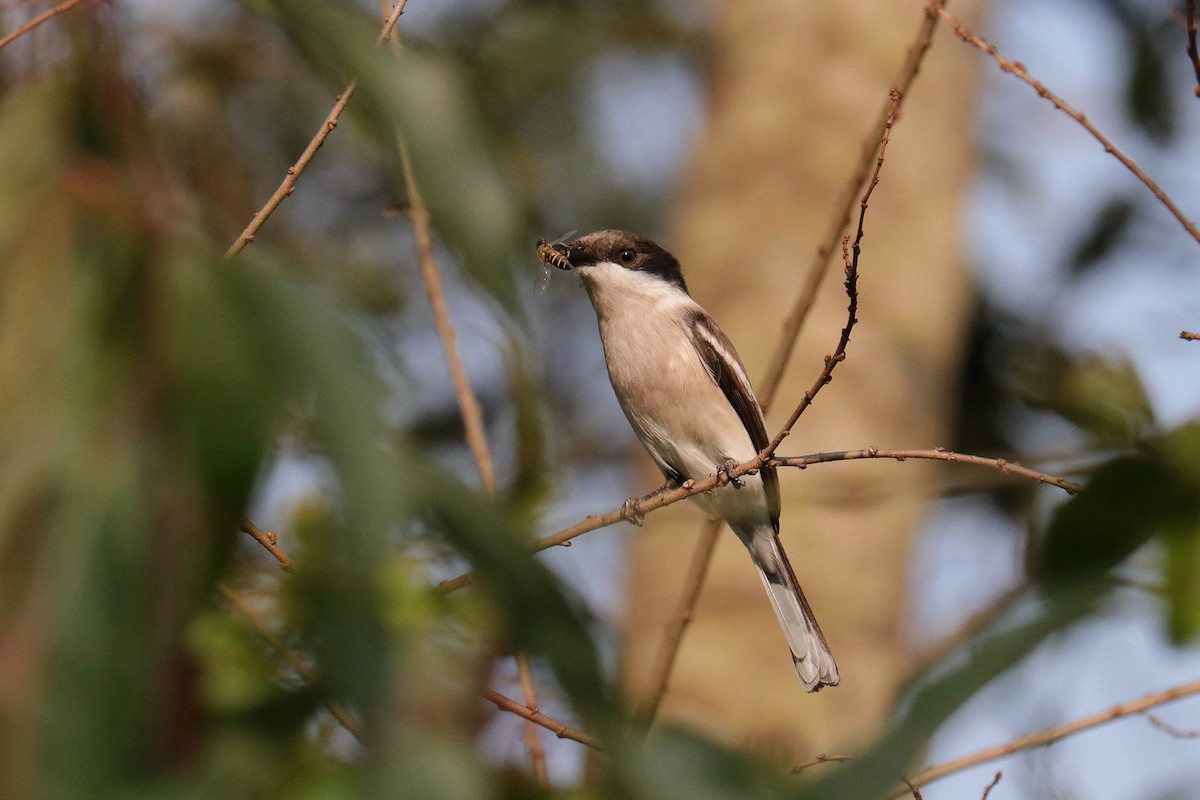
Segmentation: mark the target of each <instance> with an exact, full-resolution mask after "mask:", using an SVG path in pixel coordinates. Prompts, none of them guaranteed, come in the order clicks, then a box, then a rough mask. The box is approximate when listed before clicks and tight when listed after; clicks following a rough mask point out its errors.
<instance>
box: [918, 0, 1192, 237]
mask: <svg viewBox="0 0 1200 800" xmlns="http://www.w3.org/2000/svg"><path fill="white" fill-rule="evenodd" d="M928 2H929V7H930V8H932V9H934V11H935V12H936V13H937V14H938V15H939V16H941V18H942V19H944V20H945V21H946V22H947V24H949V25H950V26H951V27H952V28H954V32H955V33H957V34H958V37H959V38H960V39H962V40H963V41H964V42H966V43H967V44H970V45H972V46H974V47H977V48H979V49H980V50H982V51H983V52H985V53H987V54H988V55H990V56H991V57H992V58H993V59H994V60H995V61H996V63H997V64H999V65H1000V69H1001V70H1003V71H1004V72H1007V73H1010V74H1012V75H1015V76H1017V77H1018V78H1020V79H1021V80H1022V81H1024V82H1025V83H1027V84H1028V85H1029V86H1030V87H1031V88H1032V89H1033V90H1034V91H1036V92H1037V93H1038V95H1039V96H1041V97H1044V98H1046V99H1047V100H1049V101H1050V102H1051V103H1052V104H1053V105H1054V107H1055V108H1057V109H1058V110H1059V111H1061V112H1063V113H1064V114H1066V115H1067V116H1068V117H1070V118H1071V119H1073V120H1075V121H1076V122H1078V123H1079V124H1080V125H1081V126H1082V127H1083V129H1084V130H1086V131H1087V132H1088V133H1090V134H1091V135H1092V138H1094V139H1095V140H1096V141H1098V142H1100V144H1102V145H1103V146H1104V152H1106V153H1109V154H1111V155H1112V156H1113V158H1115V159H1117V160H1118V161H1120V162H1121V163H1122V164H1123V165H1124V166H1125V168H1126V169H1128V170H1129V171H1130V172H1132V173H1133V175H1134V177H1136V178H1137V179H1138V180H1139V181H1141V182H1142V184H1143V185H1144V186H1145V187H1146V188H1147V189H1149V190H1150V192H1151V193H1152V194H1153V195H1154V196H1155V197H1156V198H1157V199H1158V202H1160V203H1162V204H1163V206H1165V207H1166V209H1167V210H1168V211H1170V212H1171V215H1172V216H1174V217H1175V219H1177V220H1178V221H1179V224H1180V225H1182V226H1183V229H1184V230H1186V231H1187V232H1188V234H1189V235H1190V236H1191V237H1192V238H1193V239H1195V240H1196V242H1197V244H1200V230H1197V229H1196V225H1195V224H1194V223H1193V222H1192V221H1191V220H1189V219H1188V218H1187V217H1186V216H1184V213H1183V212H1182V211H1181V210H1180V209H1179V206H1177V205H1175V201H1173V200H1172V199H1171V198H1170V197H1168V196H1167V193H1166V192H1164V191H1163V190H1162V188H1161V187H1159V185H1158V184H1157V183H1155V182H1154V180H1153V179H1152V178H1151V177H1150V176H1149V175H1147V174H1146V173H1145V172H1143V171H1142V168H1141V167H1139V166H1138V165H1137V164H1136V163H1135V162H1134V160H1133V159H1132V158H1130V157H1129V156H1127V155H1125V153H1123V152H1122V151H1121V150H1120V149H1119V148H1118V147H1117V146H1116V145H1115V144H1113V143H1112V140H1111V139H1109V138H1108V137H1107V136H1105V135H1104V134H1103V133H1101V132H1100V129H1099V128H1097V127H1096V126H1095V125H1093V124H1092V123H1091V122H1089V121H1088V118H1087V117H1086V116H1085V115H1084V114H1083V113H1081V112H1080V111H1077V110H1076V109H1075V108H1074V107H1073V106H1071V105H1070V104H1069V103H1067V101H1065V100H1063V99H1062V98H1061V97H1059V96H1058V95H1056V94H1055V93H1054V92H1052V91H1050V90H1049V89H1047V88H1046V87H1045V85H1044V84H1042V83H1041V82H1039V81H1038V80H1036V79H1035V78H1034V77H1033V76H1032V75H1030V74H1029V72H1028V71H1027V70H1026V69H1025V65H1024V64H1022V63H1021V62H1020V61H1011V60H1009V59H1007V58H1005V57H1004V56H1003V55H1001V54H1000V52H999V51H997V50H996V47H995V45H993V44H991V43H989V42H987V41H986V40H984V39H982V38H980V37H978V36H976V35H975V34H974V33H972V32H971V31H969V30H968V29H967V28H965V27H963V24H962V23H961V22H959V21H958V20H957V19H955V18H954V17H953V16H951V14H950V12H948V11H946V9H944V8H943V7H942V4H941V3H940V2H938V0H928Z"/></svg>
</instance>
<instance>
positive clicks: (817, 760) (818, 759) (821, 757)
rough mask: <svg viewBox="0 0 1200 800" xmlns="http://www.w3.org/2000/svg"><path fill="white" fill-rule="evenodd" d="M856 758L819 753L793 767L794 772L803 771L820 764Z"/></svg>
mask: <svg viewBox="0 0 1200 800" xmlns="http://www.w3.org/2000/svg"><path fill="white" fill-rule="evenodd" d="M854 760H855V757H854V756H831V755H826V754H825V753H818V754H817V755H815V756H813V757H812V758H810V759H809V760H808V761H805V762H804V763H803V764H797V765H796V766H794V767H792V772H793V773H796V772H803V771H804V770H806V769H808V768H810V767H815V766H817V765H818V764H832V763H834V762H837V761H854Z"/></svg>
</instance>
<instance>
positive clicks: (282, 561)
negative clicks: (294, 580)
mask: <svg viewBox="0 0 1200 800" xmlns="http://www.w3.org/2000/svg"><path fill="white" fill-rule="evenodd" d="M240 527H241V529H242V530H243V531H244V532H245V533H248V534H250V535H251V536H253V537H254V539H255V541H257V542H258V543H259V544H261V545H262V546H263V547H264V548H266V550H267V552H268V553H270V554H271V555H273V556H275V558H276V560H278V561H279V566H280V567H281V568H282V569H283V571H284V572H295V571H296V562H295V561H293V560H292V557H291V556H289V555H288V554H287V553H286V552H284V549H283V548H282V547H280V546H279V543H278V540H277V538H276V536H275V532H274V531H264V530H262V529H261V528H259V527H258V526H257V525H255V524H254V523H253V522H251V521H250V520H248V519H246V518H245V517H242V521H241V524H240Z"/></svg>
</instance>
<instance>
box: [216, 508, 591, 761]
mask: <svg viewBox="0 0 1200 800" xmlns="http://www.w3.org/2000/svg"><path fill="white" fill-rule="evenodd" d="M242 530H244V531H246V532H247V533H250V535H251V536H254V538H255V539H256V540H257V541H258V542H259V543H260V544H262V545H263V547H266V548H267V551H268V552H269V553H270V554H271V555H273V556H275V558H277V559H278V560H279V564H280V566H283V567H284V568H285V569H288V570H289V571H290V570H291V567H290V566H285V565H291V564H293V563H294V562H293V561H292V558H291V556H289V555H288V554H287V552H286V551H284V549H283V548H282V547H279V546H278V545H276V544H275V543H274V542H273V541H272V540H271V538H270V537H269V536H268V535H267V534H265V533H263V532H262V531H261V530H259V529H258V528H257V527H256V526H255V525H254V524H253V523H251V522H250V521H249V520H243V522H242ZM255 532H257V533H255ZM268 545H270V546H268ZM218 589H219V590H220V592H221V594H222V596H224V597H225V599H226V600H228V601H229V603H230V605H231V606H233V608H234V609H235V610H236V611H238V613H240V614H241V615H242V616H244V617H246V619H247V620H248V621H249V622H250V624H251V625H252V626H253V628H254V630H255V632H256V633H258V634H259V635H260V636H261V637H262V638H263V640H264V641H265V642H267V644H269V645H271V647H273V648H274V649H275V650H276V652H278V653H279V655H280V656H282V657H283V658H284V659H285V660H286V661H287V662H288V663H289V664H291V666H292V667H293V669H295V670H296V674H298V675H299V676H300V678H301V680H303V681H304V682H305V683H306V684H309V683H312V681H313V680H314V673H313V671H312V668H311V667H309V666H308V664H307V663H305V661H304V659H303V658H302V657H301V656H300V654H299V653H297V652H295V651H294V650H292V649H291V648H290V647H288V646H287V643H286V642H284V641H283V640H282V639H280V638H279V637H278V636H276V635H275V634H274V633H273V632H272V631H271V629H270V628H268V627H267V626H266V625H264V624H263V623H262V622H261V620H259V619H258V616H257V615H256V614H255V613H254V610H253V609H251V608H250V607H249V606H248V605H247V604H246V603H245V602H244V601H242V600H241V598H240V597H239V596H238V595H237V594H236V593H235V592H234V591H233V590H232V589H229V588H228V587H226V586H224V585H221V586H219V587H218ZM480 695H481V696H482V697H483V698H484V699H485V700H489V701H491V702H492V703H494V704H495V705H496V707H497V708H499V709H501V710H502V711H510V712H512V713H513V714H516V715H517V716H519V717H523V718H524V719H525V720H527V721H528V722H531V723H533V724H535V725H540V726H541V727H543V728H546V729H547V730H549V731H552V732H553V733H554V734H555V735H556V736H558V738H560V739H571V740H573V741H576V742H579V743H580V744H584V745H587V746H588V747H591V748H593V749H595V750H600V749H603V748H601V746H600V745H599V743H597V742H596V740H595V739H593V738H591V737H590V736H588V735H587V734H586V733H583V732H582V731H580V730H578V729H577V728H572V727H571V726H570V725H567V724H566V723H563V722H559V721H558V720H556V719H553V718H552V717H548V716H546V715H545V714H543V713H541V712H540V711H538V710H537V708H536V707H535V706H526V705H521V704H520V703H518V702H517V701H516V700H512V699H510V698H508V697H505V696H504V695H502V694H500V693H499V692H497V691H495V690H493V689H490V688H488V687H486V686H485V687H483V688H482V689H480ZM323 702H324V703H325V706H326V708H328V709H329V712H330V713H331V714H333V716H334V718H335V719H337V721H338V722H339V723H341V724H342V726H343V727H345V728H346V730H348V731H350V733H352V734H354V737H355V738H356V739H359V741H362V736H361V733H362V728H361V726H360V725H359V724H358V722H357V720H355V719H354V718H353V717H352V716H350V714H349V712H347V711H346V710H345V708H344V707H343V706H341V705H340V704H339V703H337V702H336V701H334V700H328V699H326V700H324V701H323Z"/></svg>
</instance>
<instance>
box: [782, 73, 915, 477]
mask: <svg viewBox="0 0 1200 800" xmlns="http://www.w3.org/2000/svg"><path fill="white" fill-rule="evenodd" d="M891 101H892V105H891V109H890V110H889V112H888V115H887V118H886V119H885V120H884V122H883V136H882V137H881V138H880V140H879V155H878V156H876V158H875V170H874V171H873V172H872V173H871V180H870V182H869V183H868V184H867V189H866V191H865V192H863V196H862V200H860V201H859V208H858V230H857V232H856V233H855V235H854V244H853V246H852V248H851V249H852V250H853V253H854V255H853V256H852V257H850V258H847V259H846V296H847V297H848V298H849V303H848V306H847V309H846V310H847V316H846V325H845V327H843V328H842V335H841V337H840V338H839V339H838V343H837V347H836V348H835V349H834V351H833V354H832V355H828V356H825V367H824V368H823V369H822V370H821V374H820V375H818V376H817V380H816V381H815V382H814V383H813V385H812V387H811V388H809V390H808V391H807V392H805V393H804V397H803V398H801V400H800V402H799V404H797V406H796V408H795V410H794V411H792V415H791V416H790V417H788V421H787V422H786V423H784V425H783V428H782V429H780V431H779V433H777V434H775V438H774V439H772V440H771V443H770V444H769V445H767V447H766V449H765V450H763V451H762V452H761V453H759V454H758V459H759V463H760V464H765V463H766V462H767V460H768V459H769V458H770V457H771V456H772V455H773V454H774V453H775V450H776V449H777V448H778V447H779V445H780V444H781V443H782V442H783V440H784V439H786V438H787V436H788V435H789V434H790V433H791V432H792V426H793V425H795V424H796V421H797V420H799V419H800V416H801V415H802V414H803V413H804V412H805V411H806V410H807V409H808V407H809V406H810V405H812V402H813V400H814V399H815V398H816V396H817V393H818V392H820V391H821V389H823V388H824V387H825V385H826V384H828V383H829V382H830V381H831V380H833V370H834V368H835V367H837V365H838V364H840V363H841V362H842V361H844V360H845V358H846V347H847V346H848V345H849V344H850V332H851V331H853V330H854V324H855V323H856V322H858V257H859V255H860V254H861V252H862V248H861V244H862V238H863V224H864V222H866V218H867V203H868V202H869V201H870V199H871V193H872V192H874V191H875V187H876V186H878V185H879V172H880V170H882V169H883V159H884V157H885V156H886V155H887V146H888V142H889V141H890V140H891V136H892V125H894V124H895V122H896V112H897V110H898V109H899V106H900V95H899V94H898V93H897V92H896V90H894V89H893V90H892V92H891Z"/></svg>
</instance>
